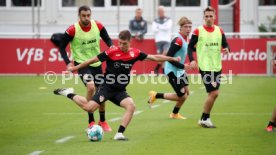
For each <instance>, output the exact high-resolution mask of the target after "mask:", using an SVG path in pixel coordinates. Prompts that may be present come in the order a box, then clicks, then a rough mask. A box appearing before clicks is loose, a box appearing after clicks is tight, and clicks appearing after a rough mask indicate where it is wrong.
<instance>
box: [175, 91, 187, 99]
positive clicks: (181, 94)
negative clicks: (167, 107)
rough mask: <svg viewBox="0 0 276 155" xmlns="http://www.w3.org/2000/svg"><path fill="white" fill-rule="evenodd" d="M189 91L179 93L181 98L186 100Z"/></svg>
mask: <svg viewBox="0 0 276 155" xmlns="http://www.w3.org/2000/svg"><path fill="white" fill-rule="evenodd" d="M187 96H188V95H187V93H177V97H178V98H179V100H185V99H186V98H187Z"/></svg>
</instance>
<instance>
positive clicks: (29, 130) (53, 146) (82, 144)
mask: <svg viewBox="0 0 276 155" xmlns="http://www.w3.org/2000/svg"><path fill="white" fill-rule="evenodd" d="M0 79H1V83H0V88H1V89H0V97H1V101H0V118H1V119H0V136H1V138H0V153H1V154H13V155H14V154H29V153H31V152H33V151H38V150H43V151H44V152H42V153H41V154H112V155H117V154H118V155H128V154H131V155H136V154H137V155H138V154H139V155H141V154H239V155H240V154H250V155H251V154H275V152H276V147H275V146H276V142H275V138H276V133H267V132H265V130H264V128H265V126H266V125H267V122H268V120H269V119H270V117H271V112H272V110H273V108H274V106H276V95H275V83H276V78H272V77H234V78H233V84H230V85H222V86H221V93H220V96H219V98H218V100H217V102H216V104H215V107H214V109H213V111H212V114H211V117H212V121H213V122H214V123H215V125H216V126H217V128H216V129H204V128H201V127H199V126H198V125H197V121H198V119H199V118H200V116H201V112H202V105H203V102H204V99H205V97H206V93H205V90H204V89H200V88H201V87H202V86H203V85H198V84H190V90H191V91H194V93H193V94H192V95H191V96H190V97H189V98H188V100H187V102H186V103H185V105H184V106H183V108H182V109H181V113H182V114H183V115H185V116H187V117H188V119H187V120H171V119H169V118H168V116H169V114H170V113H171V111H172V108H173V106H174V104H173V102H169V103H163V100H157V102H156V104H159V105H160V106H159V107H157V108H154V109H149V108H148V106H147V103H146V101H147V93H148V91H149V90H152V89H153V90H157V91H159V92H172V89H171V87H170V85H169V84H157V85H156V84H154V85H153V84H151V83H146V84H138V83H137V81H136V80H135V79H136V78H134V83H133V84H131V85H129V86H128V88H127V89H128V92H129V94H130V95H131V96H132V97H133V99H134V101H135V102H136V106H137V110H141V111H143V112H142V113H141V114H139V115H136V116H135V117H134V118H133V120H132V122H131V124H130V126H129V127H128V128H127V130H126V132H125V135H126V136H127V137H128V138H129V139H130V140H129V141H127V142H117V141H114V140H112V138H113V136H114V134H115V133H116V131H117V128H118V125H119V124H120V121H115V122H110V125H111V126H112V128H113V131H112V132H110V133H106V134H105V135H104V139H103V141H101V142H96V143H93V142H89V141H88V140H87V139H86V136H85V132H84V129H85V127H86V126H87V114H86V112H83V111H82V110H81V109H79V108H78V107H77V106H76V105H74V103H73V102H72V101H70V100H68V99H66V98H64V97H61V96H55V95H53V93H52V90H53V89H54V88H57V87H74V88H75V89H76V92H77V93H78V94H81V95H84V94H85V88H84V87H83V84H82V83H81V82H80V81H79V84H77V85H75V84H74V82H75V81H74V80H71V81H66V83H65V84H61V79H60V78H59V79H58V80H57V83H56V84H55V85H48V84H46V83H45V82H44V80H43V77H0ZM40 87H46V89H39V88H40ZM106 108H107V109H106V118H107V120H109V119H112V118H115V117H121V116H122V114H123V110H122V109H121V108H118V107H117V106H115V105H113V104H112V103H110V102H108V103H107V106H106ZM95 117H96V119H98V112H96V114H95ZM66 136H74V138H73V139H71V140H69V141H67V142H65V143H61V144H57V143H55V141H56V140H58V139H61V138H64V137H66Z"/></svg>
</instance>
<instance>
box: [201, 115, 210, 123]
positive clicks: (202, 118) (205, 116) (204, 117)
mask: <svg viewBox="0 0 276 155" xmlns="http://www.w3.org/2000/svg"><path fill="white" fill-rule="evenodd" d="M209 117H210V114H205V113H202V116H201V120H203V121H206V120H207V118H209Z"/></svg>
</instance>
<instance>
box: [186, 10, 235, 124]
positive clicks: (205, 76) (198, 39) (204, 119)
mask: <svg viewBox="0 0 276 155" xmlns="http://www.w3.org/2000/svg"><path fill="white" fill-rule="evenodd" d="M203 14H204V17H203V18H204V20H205V25H203V26H200V27H198V28H197V29H195V30H194V32H193V35H192V38H191V41H190V43H189V46H188V56H189V59H190V67H191V68H192V69H195V68H197V63H196V61H195V60H194V58H193V53H192V52H193V51H196V54H197V61H198V67H199V71H200V74H201V77H202V80H203V83H204V85H205V88H206V91H207V93H208V96H207V98H206V100H205V103H204V107H203V113H202V116H201V118H200V120H199V121H198V124H199V125H201V126H202V127H206V128H215V125H214V124H213V123H212V121H211V119H210V113H211V110H212V108H213V105H214V103H215V101H216V99H217V97H218V95H219V87H220V76H221V69H222V62H221V50H222V51H223V52H224V53H225V54H228V53H229V51H230V48H229V46H228V43H227V41H226V37H225V35H224V32H223V30H222V28H220V27H218V26H216V25H215V24H214V22H215V19H216V16H215V10H214V9H213V8H212V7H210V6H209V7H207V8H206V9H205V10H204V13H203ZM222 47H223V48H222Z"/></svg>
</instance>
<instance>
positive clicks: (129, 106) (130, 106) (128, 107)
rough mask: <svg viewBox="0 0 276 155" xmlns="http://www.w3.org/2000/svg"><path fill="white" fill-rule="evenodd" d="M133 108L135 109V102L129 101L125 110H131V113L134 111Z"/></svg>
mask: <svg viewBox="0 0 276 155" xmlns="http://www.w3.org/2000/svg"><path fill="white" fill-rule="evenodd" d="M135 109H136V105H135V103H133V102H132V103H130V104H129V105H128V106H127V110H128V111H129V112H131V113H134V111H135Z"/></svg>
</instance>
